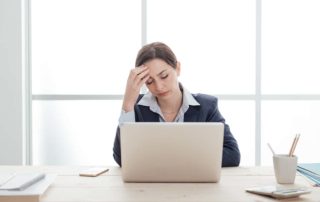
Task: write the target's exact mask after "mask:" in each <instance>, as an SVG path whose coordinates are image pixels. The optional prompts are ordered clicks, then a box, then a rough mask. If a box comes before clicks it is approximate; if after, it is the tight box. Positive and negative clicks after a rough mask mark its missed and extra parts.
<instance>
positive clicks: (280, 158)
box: [273, 154, 298, 184]
mask: <svg viewBox="0 0 320 202" xmlns="http://www.w3.org/2000/svg"><path fill="white" fill-rule="evenodd" d="M297 163H298V158H297V156H289V155H288V154H277V155H274V156H273V168H274V174H275V176H276V180H277V182H278V183H279V184H293V183H294V180H295V178H296V171H297Z"/></svg>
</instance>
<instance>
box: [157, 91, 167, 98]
mask: <svg viewBox="0 0 320 202" xmlns="http://www.w3.org/2000/svg"><path fill="white" fill-rule="evenodd" d="M168 93H169V91H166V92H163V93H158V96H161V97H163V96H166V95H167V94H168Z"/></svg>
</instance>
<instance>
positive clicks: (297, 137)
mask: <svg viewBox="0 0 320 202" xmlns="http://www.w3.org/2000/svg"><path fill="white" fill-rule="evenodd" d="M299 138H300V134H296V136H295V138H294V140H293V142H292V145H291V148H290V152H289V156H293V153H294V150H295V149H296V146H297V143H298V141H299Z"/></svg>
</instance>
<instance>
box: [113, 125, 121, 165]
mask: <svg viewBox="0 0 320 202" xmlns="http://www.w3.org/2000/svg"><path fill="white" fill-rule="evenodd" d="M113 158H114V160H115V161H116V162H117V164H118V165H119V166H120V167H121V148H120V128H119V126H118V127H117V133H116V137H115V138H114V143H113Z"/></svg>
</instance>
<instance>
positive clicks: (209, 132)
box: [120, 122, 224, 182]
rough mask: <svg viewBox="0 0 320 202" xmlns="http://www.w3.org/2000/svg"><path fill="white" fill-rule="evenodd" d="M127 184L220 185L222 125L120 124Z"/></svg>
mask: <svg viewBox="0 0 320 202" xmlns="http://www.w3.org/2000/svg"><path fill="white" fill-rule="evenodd" d="M120 131H121V135H120V142H121V143H120V144H121V164H122V178H123V180H124V181H126V182H217V181H219V179H220V172H221V162H222V146H223V131H224V125H223V123H213V122H205V123H202V122H192V123H189V122H184V123H172V122H171V123H169V122H164V123H163V122H161V123H160V122H136V123H123V124H121V125H120Z"/></svg>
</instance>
